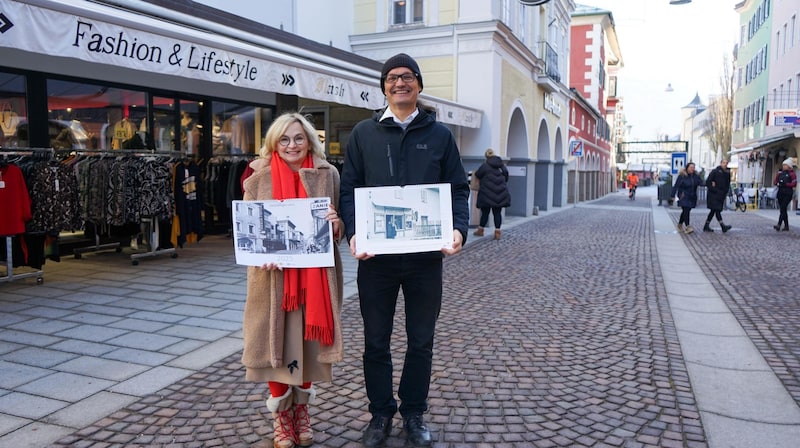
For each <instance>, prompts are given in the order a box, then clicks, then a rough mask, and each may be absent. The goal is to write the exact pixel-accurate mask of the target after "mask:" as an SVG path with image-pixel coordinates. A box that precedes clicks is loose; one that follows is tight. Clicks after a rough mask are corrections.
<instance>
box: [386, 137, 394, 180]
mask: <svg viewBox="0 0 800 448" xmlns="http://www.w3.org/2000/svg"><path fill="white" fill-rule="evenodd" d="M386 158H387V159H389V176H391V177H394V165H393V164H392V146H391V145H390V144H388V143H387V144H386Z"/></svg>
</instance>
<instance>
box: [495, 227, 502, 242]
mask: <svg viewBox="0 0 800 448" xmlns="http://www.w3.org/2000/svg"><path fill="white" fill-rule="evenodd" d="M500 233H502V232H500V229H497V230H495V231H494V239H496V240H499V239H500Z"/></svg>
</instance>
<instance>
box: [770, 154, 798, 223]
mask: <svg viewBox="0 0 800 448" xmlns="http://www.w3.org/2000/svg"><path fill="white" fill-rule="evenodd" d="M773 183H774V184H775V185H777V186H778V197H777V199H778V205H779V206H780V208H781V213H780V215H778V224H777V225H774V226H772V228H773V229H775V230H781V223H783V229H782V230H784V231H787V232H788V231H789V213H787V210H788V209H789V203H790V202H792V197H793V196H794V187H796V186H797V176H796V175H795V174H794V161H793V160H792V159H791V158H789V159H786V160H784V161H783V165H782V166H781V170H780V171H778V173H777V174H775V181H774V182H773Z"/></svg>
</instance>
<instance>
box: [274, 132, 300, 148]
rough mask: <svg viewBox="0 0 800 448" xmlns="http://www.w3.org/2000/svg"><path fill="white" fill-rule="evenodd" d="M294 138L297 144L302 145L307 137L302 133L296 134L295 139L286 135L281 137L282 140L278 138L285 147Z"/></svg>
mask: <svg viewBox="0 0 800 448" xmlns="http://www.w3.org/2000/svg"><path fill="white" fill-rule="evenodd" d="M292 140H294V144H295V146H302V145H303V144H304V143H305V142H306V138H305V137H303V136H302V135H296V136H295V137H294V139H291V138H289V137H287V136H285V135H284V136H283V137H281V139H280V140H278V143H279V144H280V145H281V146H283V147H284V148H285V147H287V146H289V144H291V143H292Z"/></svg>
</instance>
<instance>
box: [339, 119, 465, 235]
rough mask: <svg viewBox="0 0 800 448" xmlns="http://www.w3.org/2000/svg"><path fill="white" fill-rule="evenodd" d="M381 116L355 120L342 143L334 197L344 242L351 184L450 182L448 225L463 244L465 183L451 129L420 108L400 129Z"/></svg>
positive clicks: (349, 225) (351, 216) (351, 210)
mask: <svg viewBox="0 0 800 448" xmlns="http://www.w3.org/2000/svg"><path fill="white" fill-rule="evenodd" d="M382 115H383V111H382V110H381V111H379V112H378V113H376V114H375V115H374V116H373V117H372V118H370V119H366V120H362V121H361V122H359V123H358V124H357V125H356V126H355V127H354V128H353V131H352V132H351V133H350V140H349V141H348V142H347V149H346V152H345V157H344V167H343V168H342V178H341V189H340V191H341V195H340V199H339V208H340V209H341V210H340V211H339V213H340V216H341V217H342V220H343V221H344V224H345V229H346V234H347V240H348V241H349V240H350V238H351V237H352V236H353V235H354V234H355V233H356V228H355V217H356V209H355V191H354V190H355V189H356V188H359V187H383V186H394V185H397V186H405V185H420V184H436V183H449V184H450V192H451V196H452V202H453V227H454V229H455V230H458V231H459V232H460V233H461V235H462V236H463V238H464V242H466V240H467V230H468V228H469V205H468V198H469V183H468V182H467V176H466V173H465V172H464V166H463V165H462V164H461V154H460V153H459V152H458V146H456V142H455V139H454V138H453V134H452V132H450V130H449V129H447V127H445V126H444V125H442V124H441V123H437V122H436V120H435V119H434V118H433V116H432V115H430V114H428V113H427V112H425V111H424V110H422V109H420V110H419V114H418V115H417V117H416V118H414V121H412V122H411V123H410V124H409V125H408V127H407V128H406V129H405V130H403V128H401V127H400V126H399V125H397V124H396V123H395V122H394V121H393V120H392V119H391V118H387V119H385V120H383V121H381V122H379V121H378V120H379V119H380V117H381V116H382Z"/></svg>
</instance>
